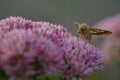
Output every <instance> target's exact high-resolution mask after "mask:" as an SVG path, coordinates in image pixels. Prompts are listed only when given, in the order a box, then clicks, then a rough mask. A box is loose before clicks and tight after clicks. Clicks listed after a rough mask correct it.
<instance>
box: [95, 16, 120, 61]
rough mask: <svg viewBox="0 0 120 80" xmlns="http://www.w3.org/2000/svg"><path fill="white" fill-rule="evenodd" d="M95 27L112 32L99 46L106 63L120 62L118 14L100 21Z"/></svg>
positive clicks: (119, 24)
mask: <svg viewBox="0 0 120 80" xmlns="http://www.w3.org/2000/svg"><path fill="white" fill-rule="evenodd" d="M95 27H97V28H102V29H105V30H109V31H111V32H112V34H111V35H109V36H107V38H105V39H104V41H103V43H102V45H101V46H100V48H101V51H102V53H103V57H104V59H105V60H106V61H111V60H113V59H117V60H120V57H119V53H120V14H118V15H115V16H111V17H108V18H105V19H103V20H101V21H100V22H99V23H98V24H96V25H95Z"/></svg>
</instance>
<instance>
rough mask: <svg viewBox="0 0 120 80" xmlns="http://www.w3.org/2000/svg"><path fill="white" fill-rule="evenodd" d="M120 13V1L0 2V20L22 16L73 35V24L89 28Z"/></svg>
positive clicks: (42, 0) (55, 0)
mask: <svg viewBox="0 0 120 80" xmlns="http://www.w3.org/2000/svg"><path fill="white" fill-rule="evenodd" d="M119 12H120V0H0V19H2V18H6V17H9V16H22V17H25V18H27V19H32V20H42V21H50V22H52V23H56V24H61V25H63V26H65V27H66V28H67V29H68V30H69V31H71V32H72V33H73V34H74V32H75V27H74V23H75V22H79V23H83V22H84V23H87V24H89V25H90V26H91V25H93V24H96V23H97V22H98V21H99V20H101V19H103V18H105V17H108V16H112V15H115V14H117V13H119Z"/></svg>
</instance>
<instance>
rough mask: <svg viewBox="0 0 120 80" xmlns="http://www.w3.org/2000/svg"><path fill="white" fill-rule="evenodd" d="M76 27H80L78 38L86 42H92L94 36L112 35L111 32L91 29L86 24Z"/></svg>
mask: <svg viewBox="0 0 120 80" xmlns="http://www.w3.org/2000/svg"><path fill="white" fill-rule="evenodd" d="M76 25H77V26H78V29H77V36H78V37H81V38H82V39H84V40H87V41H88V42H90V41H91V39H92V35H104V34H105V35H109V34H111V33H112V32H110V31H107V30H103V29H96V28H90V27H89V26H88V25H87V24H85V23H83V24H78V23H76Z"/></svg>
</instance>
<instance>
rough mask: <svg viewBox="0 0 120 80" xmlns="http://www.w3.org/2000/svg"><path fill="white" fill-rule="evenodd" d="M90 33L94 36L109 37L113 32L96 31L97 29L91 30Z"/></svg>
mask: <svg viewBox="0 0 120 80" xmlns="http://www.w3.org/2000/svg"><path fill="white" fill-rule="evenodd" d="M89 31H90V33H91V34H92V35H109V34H112V32H111V31H107V30H103V29H96V28H89Z"/></svg>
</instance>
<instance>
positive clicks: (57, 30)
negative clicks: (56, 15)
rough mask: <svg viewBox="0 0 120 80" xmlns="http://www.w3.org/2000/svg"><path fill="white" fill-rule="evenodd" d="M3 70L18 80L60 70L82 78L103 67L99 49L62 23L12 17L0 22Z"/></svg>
mask: <svg viewBox="0 0 120 80" xmlns="http://www.w3.org/2000/svg"><path fill="white" fill-rule="evenodd" d="M0 69H2V70H3V71H4V72H5V75H6V76H8V77H9V78H15V79H17V78H20V79H29V78H31V77H32V76H34V75H36V74H37V75H38V74H39V75H44V74H57V73H59V74H61V76H62V77H64V78H66V79H69V78H71V77H72V78H76V75H78V77H79V78H80V79H81V76H83V75H88V74H90V73H91V72H94V71H95V70H98V69H103V60H102V57H101V54H100V52H99V51H98V49H97V48H95V47H94V46H92V45H91V44H89V43H86V42H84V41H83V40H82V39H81V38H78V37H76V36H73V35H72V34H70V33H69V32H68V31H67V30H66V29H65V28H64V27H63V26H61V25H54V24H52V23H49V22H42V21H32V20H26V19H24V18H22V17H10V18H6V19H3V20H1V21H0ZM78 77H77V78H78Z"/></svg>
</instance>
